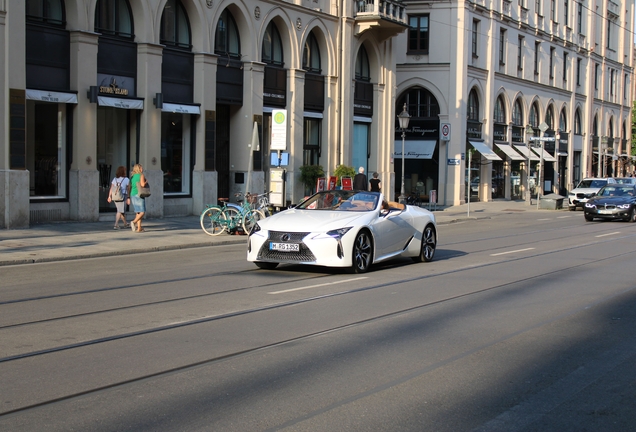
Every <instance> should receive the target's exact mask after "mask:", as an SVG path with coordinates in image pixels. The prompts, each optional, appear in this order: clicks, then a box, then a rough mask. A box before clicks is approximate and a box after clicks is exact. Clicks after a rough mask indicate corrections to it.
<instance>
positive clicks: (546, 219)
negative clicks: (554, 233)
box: [537, 218, 552, 221]
mask: <svg viewBox="0 0 636 432" xmlns="http://www.w3.org/2000/svg"><path fill="white" fill-rule="evenodd" d="M537 220H538V221H549V220H552V218H543V219H537Z"/></svg>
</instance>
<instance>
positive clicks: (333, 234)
mask: <svg viewBox="0 0 636 432" xmlns="http://www.w3.org/2000/svg"><path fill="white" fill-rule="evenodd" d="M351 228H352V227H346V228H338V229H335V230H331V231H327V232H326V233H321V234H318V235H317V236H315V237H314V238H315V239H321V238H333V239H336V240H338V241H340V239H341V238H342V237H343V236H344V235H345V234H346V233H347V232H349V230H350V229H351Z"/></svg>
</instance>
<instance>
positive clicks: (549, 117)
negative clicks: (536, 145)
mask: <svg viewBox="0 0 636 432" xmlns="http://www.w3.org/2000/svg"><path fill="white" fill-rule="evenodd" d="M545 124H547V125H548V129H550V130H554V110H553V107H552V105H550V106H549V107H548V110H547V111H546V112H545Z"/></svg>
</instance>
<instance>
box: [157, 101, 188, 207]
mask: <svg viewBox="0 0 636 432" xmlns="http://www.w3.org/2000/svg"><path fill="white" fill-rule="evenodd" d="M189 135H190V116H189V115H187V114H176V113H165V112H164V113H162V114H161V170H162V171H163V191H164V193H165V194H173V193H174V194H187V193H189V192H190V136H189Z"/></svg>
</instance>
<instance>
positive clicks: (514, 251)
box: [490, 248, 534, 256]
mask: <svg viewBox="0 0 636 432" xmlns="http://www.w3.org/2000/svg"><path fill="white" fill-rule="evenodd" d="M533 249H534V248H526V249H517V250H513V251H508V252H499V253H496V254H490V256H499V255H506V254H511V253H517V252H525V251H529V250H533Z"/></svg>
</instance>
